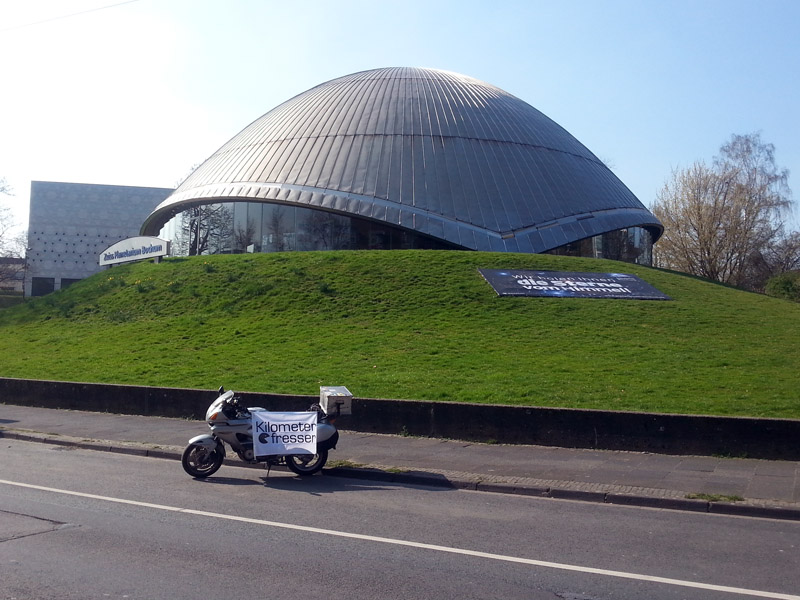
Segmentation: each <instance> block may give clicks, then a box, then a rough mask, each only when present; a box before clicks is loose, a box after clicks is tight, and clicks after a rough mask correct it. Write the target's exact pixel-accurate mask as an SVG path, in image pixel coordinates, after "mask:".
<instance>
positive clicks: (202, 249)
mask: <svg viewBox="0 0 800 600" xmlns="http://www.w3.org/2000/svg"><path fill="white" fill-rule="evenodd" d="M232 237H233V217H232V215H231V210H230V208H228V207H227V206H226V205H224V204H204V205H202V206H194V207H192V208H189V209H187V210H185V211H183V218H182V222H181V232H180V240H178V248H177V251H178V252H180V253H181V254H187V255H189V256H196V255H200V254H209V253H213V254H221V253H223V252H229V251H230V246H231V243H232V241H233V240H232Z"/></svg>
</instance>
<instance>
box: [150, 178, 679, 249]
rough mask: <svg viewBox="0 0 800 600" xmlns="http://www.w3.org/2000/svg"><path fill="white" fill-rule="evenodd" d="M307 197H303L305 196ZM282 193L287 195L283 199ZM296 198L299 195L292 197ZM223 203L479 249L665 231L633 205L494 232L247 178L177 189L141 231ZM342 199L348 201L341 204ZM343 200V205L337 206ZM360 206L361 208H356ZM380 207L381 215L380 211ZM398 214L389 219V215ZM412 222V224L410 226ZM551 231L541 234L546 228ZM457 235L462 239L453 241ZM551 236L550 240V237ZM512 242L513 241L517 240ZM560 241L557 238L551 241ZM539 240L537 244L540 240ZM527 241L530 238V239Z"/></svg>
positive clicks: (389, 204) (369, 199)
mask: <svg viewBox="0 0 800 600" xmlns="http://www.w3.org/2000/svg"><path fill="white" fill-rule="evenodd" d="M301 195H302V196H304V199H302V200H301V199H300V196H301ZM278 196H283V198H280V197H278ZM292 196H295V198H292ZM222 202H261V203H265V204H282V205H287V206H300V207H306V208H314V209H317V210H324V211H327V212H332V213H337V214H341V215H344V216H351V217H356V218H360V219H365V220H370V221H375V222H382V223H386V224H387V225H391V226H393V227H398V228H401V229H407V230H409V231H416V232H418V233H422V234H425V235H429V236H431V237H434V238H437V239H441V240H443V241H446V242H449V243H453V244H456V245H460V246H463V247H465V248H469V249H471V250H480V249H483V248H482V247H483V246H484V244H479V243H478V242H477V241H475V239H476V238H475V236H478V238H484V239H486V241H487V243H488V244H489V245H491V246H492V247H493V248H494V247H496V246H497V245H498V244H500V245H501V246H503V247H507V246H509V245H512V246H516V245H517V244H518V242H519V240H521V239H524V238H530V245H531V250H532V251H533V252H537V253H538V252H546V251H548V250H552V249H554V248H557V247H559V246H563V245H564V244H566V243H570V242H577V241H579V240H581V239H585V238H587V237H592V236H595V235H601V234H603V233H608V232H610V231H614V230H616V229H622V228H624V227H644V228H646V229H647V230H648V231H650V232H651V234H652V235H653V238H654V241H655V240H657V239H658V238H659V237H660V236H661V233H662V232H663V226H662V225H661V223H660V222H659V221H658V220H657V219H656V218H655V217H654V216H653V215H652V214H651V213H650V212H649V211H648V210H647V209H645V208H642V209H637V208H631V207H624V208H610V209H604V210H598V211H587V212H585V213H580V214H575V215H568V216H564V217H560V218H558V219H555V220H551V221H547V222H543V223H537V224H534V225H530V226H527V227H523V228H519V229H516V230H510V231H501V232H498V231H492V230H490V229H486V228H484V227H479V226H477V225H473V224H471V223H467V222H465V221H460V220H458V219H453V218H450V217H446V216H444V215H439V214H436V213H432V212H430V211H428V210H425V209H421V208H417V207H414V206H408V205H404V204H398V203H396V202H393V201H390V200H384V199H381V198H375V197H373V196H364V195H360V194H353V193H351V192H341V191H338V190H330V189H323V188H314V187H310V186H301V185H293V184H285V183H277V182H276V183H262V182H242V183H229V184H209V185H204V186H198V187H195V188H191V189H189V190H185V191H182V192H180V191H179V192H176V193H174V194H173V195H171V196H169V197H168V198H167V199H166V200H165V201H164V202H162V203H161V204H160V205H159V206H158V207H156V209H155V210H154V211H153V212H152V213H151V214H150V215H149V216H148V217H147V219H146V220H145V222H144V223H143V224H142V227H141V228H140V233H141V234H142V235H156V234H157V233H158V232H159V231H160V230H161V227H162V226H163V225H164V224H165V223H166V222H167V221H168V220H169V219H171V218H172V217H173V216H175V215H176V214H178V213H179V212H180V211H181V210H182V209H186V208H189V207H190V206H196V205H206V204H219V203H222ZM342 202H344V203H345V205H344V206H342V205H341V204H342ZM337 204H338V206H337ZM352 208H357V210H352ZM376 208H377V209H378V214H376V210H375V209H376ZM389 214H391V215H394V216H395V217H396V220H395V219H390V218H389V217H388V215H389ZM409 223H410V224H411V226H409ZM576 224H577V225H579V226H580V229H579V230H580V231H581V234H579V235H578V236H577V237H575V236H566V237H564V236H562V237H561V238H555V237H554V236H552V235H549V233H551V232H554V231H558V230H559V229H562V230H563V229H564V228H565V227H573V226H574V225H576ZM438 231H441V232H442V233H443V234H444V232H447V231H449V232H450V235H440V234H437V232H438ZM545 231H547V232H549V233H548V234H545V235H541V234H542V232H545ZM456 232H457V233H458V236H457V237H458V238H459V239H458V240H456V239H452V238H453V237H455V235H454V234H455V233H456ZM462 233H464V234H468V235H467V239H469V236H472V238H471V239H472V240H473V241H472V243H469V241H467V243H464V241H463V240H462V239H461V238H462V236H461V234H462ZM548 239H549V240H551V241H550V242H549V243H548V242H547V241H546V240H548ZM511 240H514V241H513V242H512V241H511ZM552 240H556V241H552ZM537 242H538V243H537ZM526 243H527V242H526Z"/></svg>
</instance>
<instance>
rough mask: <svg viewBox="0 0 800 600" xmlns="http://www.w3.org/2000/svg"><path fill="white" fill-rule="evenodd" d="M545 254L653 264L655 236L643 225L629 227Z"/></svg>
mask: <svg viewBox="0 0 800 600" xmlns="http://www.w3.org/2000/svg"><path fill="white" fill-rule="evenodd" d="M545 254H557V255H561V256H584V257H590V258H607V259H610V260H621V261H623V262H628V263H635V264H637V265H647V266H651V265H652V264H653V236H652V235H651V233H650V232H649V231H647V229H645V228H643V227H627V228H625V229H618V230H617V231H610V232H608V233H603V234H601V235H596V236H594V237H590V238H585V239H583V240H578V241H577V242H572V243H570V244H566V245H564V246H560V247H558V248H554V249H553V250H550V251H549V252H545Z"/></svg>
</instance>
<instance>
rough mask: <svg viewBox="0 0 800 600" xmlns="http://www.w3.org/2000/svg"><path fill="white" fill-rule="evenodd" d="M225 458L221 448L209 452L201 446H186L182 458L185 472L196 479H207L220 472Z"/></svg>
mask: <svg viewBox="0 0 800 600" xmlns="http://www.w3.org/2000/svg"><path fill="white" fill-rule="evenodd" d="M224 458H225V456H224V455H223V454H222V452H221V451H220V449H219V448H214V449H213V450H209V449H208V448H206V447H205V446H201V445H199V444H190V445H189V446H186V450H184V451H183V456H181V465H183V470H184V471H186V472H187V473H188V474H189V475H191V476H192V477H194V478H196V479H205V478H206V477H209V476H210V475H213V474H214V473H216V472H217V470H219V468H220V467H221V466H222V460H223V459H224Z"/></svg>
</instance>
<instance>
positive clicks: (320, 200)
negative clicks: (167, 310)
mask: <svg viewBox="0 0 800 600" xmlns="http://www.w3.org/2000/svg"><path fill="white" fill-rule="evenodd" d="M662 230H663V227H662V225H661V223H660V222H659V221H658V219H656V218H655V217H654V216H653V215H652V214H651V213H650V212H649V211H648V210H647V209H646V208H645V207H644V205H642V203H641V202H640V201H639V200H638V199H637V198H636V197H635V196H634V195H633V193H632V192H631V191H630V190H629V189H628V188H627V187H625V185H624V184H623V183H622V182H621V181H620V180H619V179H618V178H617V177H616V176H615V175H614V174H613V173H612V172H611V171H610V170H609V169H608V167H606V166H605V165H604V164H603V163H602V162H601V161H600V160H598V158H597V157H596V156H595V155H594V154H592V153H591V152H590V151H589V150H588V149H587V148H586V147H584V146H583V145H582V144H581V143H580V142H578V140H576V139H575V138H574V137H573V136H572V135H570V134H569V133H568V132H567V131H565V130H564V129H563V128H562V127H561V126H559V125H558V124H557V123H555V122H554V121H552V120H551V119H549V118H548V117H546V116H545V115H543V114H542V113H541V112H539V111H538V110H536V109H535V108H533V107H532V106H530V105H529V104H527V103H525V102H523V101H522V100H520V99H519V98H516V97H514V96H512V95H511V94H508V93H507V92H504V91H503V90H501V89H499V88H497V87H494V86H492V85H489V84H487V83H484V82H481V81H478V80H476V79H473V78H471V77H467V76H464V75H459V74H456V73H450V72H446V71H439V70H434V69H418V68H386V69H376V70H371V71H364V72H361V73H354V74H352V75H347V76H345V77H341V78H339V79H334V80H332V81H328V82H326V83H323V84H321V85H318V86H317V87H314V88H312V89H310V90H308V91H306V92H304V93H302V94H300V95H298V96H296V97H294V98H292V99H290V100H288V101H286V102H284V103H283V104H281V105H279V106H278V107H276V108H274V109H273V110H271V111H270V112H268V113H267V114H265V115H264V116H262V117H261V118H260V119H258V120H256V121H255V122H253V123H252V124H251V125H249V126H248V127H246V128H245V129H244V130H243V131H242V132H241V133H239V134H238V135H236V136H235V137H234V138H233V139H231V140H230V141H229V142H228V143H226V144H225V145H224V146H223V147H222V148H220V149H219V150H218V151H217V152H216V153H214V154H213V155H212V156H211V157H210V158H209V159H208V160H206V161H205V162H204V163H203V164H202V165H201V166H199V167H198V168H197V169H196V170H195V171H194V172H193V173H192V174H191V175H190V176H189V177H188V178H187V179H186V181H184V182H183V183H182V184H181V185H180V186H179V187H178V189H176V190H175V191H174V193H172V194H171V195H170V196H169V197H168V198H167V199H166V200H164V201H163V202H162V203H161V204H159V205H158V206H157V207H156V209H155V210H154V211H153V212H152V213H151V214H150V215H149V216H148V217H147V219H146V220H145V222H144V224H143V225H142V227H141V231H140V232H141V234H142V235H158V236H159V237H162V238H164V239H169V240H172V247H173V253H174V254H184V255H186V254H207V253H223V252H275V251H284V250H328V249H399V248H435V249H456V250H482V251H498V252H528V253H542V252H551V253H557V254H570V255H578V256H592V257H598V258H600V257H602V258H613V259H617V260H625V261H628V262H638V263H643V264H649V263H650V261H651V250H652V245H653V242H655V240H656V239H658V237H659V236H660V235H661V232H662Z"/></svg>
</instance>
